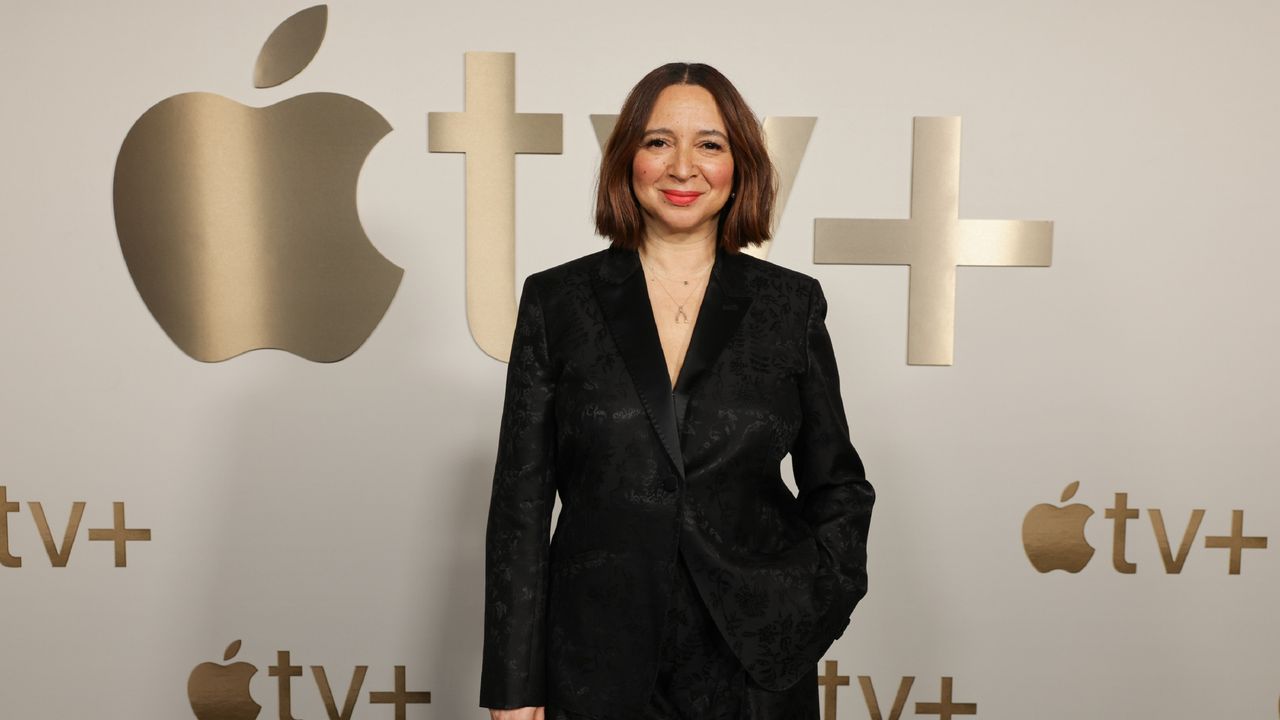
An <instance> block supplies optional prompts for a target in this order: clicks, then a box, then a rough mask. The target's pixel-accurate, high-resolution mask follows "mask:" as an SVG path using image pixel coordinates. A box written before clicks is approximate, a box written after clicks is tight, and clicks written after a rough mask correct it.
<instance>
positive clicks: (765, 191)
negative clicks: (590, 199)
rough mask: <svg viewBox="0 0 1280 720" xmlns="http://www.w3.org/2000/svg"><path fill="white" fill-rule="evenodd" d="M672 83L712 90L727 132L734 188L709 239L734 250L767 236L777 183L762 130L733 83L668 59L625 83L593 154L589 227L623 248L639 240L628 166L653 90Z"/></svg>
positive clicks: (641, 133) (641, 220)
mask: <svg viewBox="0 0 1280 720" xmlns="http://www.w3.org/2000/svg"><path fill="white" fill-rule="evenodd" d="M672 85H697V86H699V87H701V88H704V89H705V90H706V91H707V92H709V93H711V97H713V98H715V101H716V108H717V109H718V110H719V111H720V117H721V118H723V119H724V125H725V131H726V132H727V133H728V135H729V150H730V152H731V153H733V191H732V194H731V195H730V196H729V200H728V202H726V203H725V205H724V207H723V208H722V209H721V210H720V218H719V222H718V225H717V228H716V243H717V244H718V245H720V246H721V247H723V248H724V249H726V250H728V251H730V252H737V251H739V250H741V249H742V248H744V247H746V246H747V245H759V244H760V243H762V242H764V241H765V240H768V239H769V234H770V233H769V226H770V219H771V216H772V213H773V199H774V195H775V194H776V193H777V186H776V182H775V180H774V170H773V163H771V162H770V161H769V151H768V149H766V147H765V143H764V133H763V132H762V131H761V129H760V124H759V123H758V122H757V121H756V117H755V115H754V114H752V112H751V108H750V107H748V106H747V103H746V101H745V100H743V99H742V95H741V94H740V93H739V92H738V89H737V88H735V87H734V86H733V83H731V82H729V79H728V78H726V77H725V76H724V75H722V74H720V71H719V70H716V69H715V68H713V67H711V66H710V65H704V64H702V63H668V64H666V65H663V66H662V67H660V68H657V69H655V70H653V71H652V72H650V73H649V74H648V75H645V76H644V78H642V79H641V80H640V82H638V83H636V86H635V87H633V88H631V92H630V93H629V94H628V95H627V99H626V101H625V102H623V103H622V111H621V113H620V114H619V115H618V122H617V124H616V125H615V126H614V128H613V132H612V133H611V134H610V135H609V142H607V143H605V148H604V155H603V157H602V158H601V159H600V178H599V182H598V184H597V186H596V232H598V233H599V234H600V235H602V236H603V237H606V238H608V239H610V240H612V241H613V244H614V245H619V246H622V247H625V248H629V249H635V248H638V247H639V246H640V244H641V242H643V240H644V216H643V215H642V214H641V212H640V204H639V203H638V202H637V201H636V197H635V193H634V192H633V190H632V188H631V166H632V163H633V162H634V160H635V155H636V151H637V150H638V149H639V147H640V143H641V141H642V140H643V139H644V131H645V124H646V123H648V122H649V116H650V115H651V114H652V113H653V106H654V105H655V104H657V101H658V95H659V94H661V93H662V91H663V90H665V89H666V88H668V87H670V86H672Z"/></svg>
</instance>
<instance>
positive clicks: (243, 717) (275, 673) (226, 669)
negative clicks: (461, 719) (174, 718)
mask: <svg viewBox="0 0 1280 720" xmlns="http://www.w3.org/2000/svg"><path fill="white" fill-rule="evenodd" d="M239 652H240V641H239V640H236V641H235V642H233V643H231V644H230V645H228V646H227V649H226V652H224V653H223V655H222V660H223V662H225V663H226V664H225V665H224V664H219V663H214V662H205V663H200V664H199V665H197V666H196V667H195V669H193V670H192V671H191V675H190V677H189V678H188V679H187V700H188V701H189V702H190V703H191V712H192V713H194V714H195V716H196V718H197V720H256V718H257V717H258V714H259V713H261V712H262V706H261V705H259V704H258V703H257V702H256V701H254V699H253V695H252V694H250V692H249V683H250V681H251V680H252V679H253V676H254V675H256V674H257V673H258V667H257V666H256V665H253V664H251V663H247V662H244V661H240V662H234V663H233V662H231V660H232V659H233V658H235V656H236V655H237V654H238V653H239ZM368 672H369V666H368V665H356V666H355V668H354V669H353V670H352V672H351V682H350V683H349V684H348V685H347V692H346V695H345V697H344V699H343V701H342V707H341V708H339V707H338V703H337V699H336V698H335V696H334V693H333V687H332V686H331V685H330V684H329V675H328V673H327V672H326V671H325V668H324V666H323V665H312V666H311V676H312V678H314V679H315V683H316V688H317V690H318V691H319V692H320V699H321V700H322V701H323V702H324V709H325V713H326V714H327V715H328V717H329V720H351V719H352V717H354V715H355V710H356V704H357V703H358V702H359V701H360V690H361V689H362V688H363V687H364V681H365V676H366V675H367V674H368ZM267 674H268V675H270V676H271V677H273V678H276V687H277V692H276V699H277V706H278V711H279V717H280V720H295V719H294V717H293V679H294V678H296V677H301V676H302V666H301V665H294V664H293V658H292V656H291V653H290V652H289V651H288V650H280V651H278V652H277V653H276V664H275V665H271V666H269V667H268V668H267ZM394 682H395V688H394V689H392V690H381V691H373V692H370V693H369V704H371V705H390V706H392V709H393V711H394V717H395V720H405V717H406V715H407V713H408V710H407V709H408V707H409V706H410V705H420V704H427V703H430V702H431V693H430V692H427V691H422V690H407V689H406V684H407V683H406V681H405V666H403V665H396V666H395V681H394Z"/></svg>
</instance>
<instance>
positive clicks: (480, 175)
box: [427, 52, 564, 360]
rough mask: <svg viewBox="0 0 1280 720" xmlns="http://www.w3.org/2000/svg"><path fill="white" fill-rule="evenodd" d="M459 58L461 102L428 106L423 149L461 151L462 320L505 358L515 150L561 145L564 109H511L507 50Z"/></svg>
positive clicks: (512, 284)
mask: <svg viewBox="0 0 1280 720" xmlns="http://www.w3.org/2000/svg"><path fill="white" fill-rule="evenodd" d="M464 58H465V59H464V63H465V65H466V69H465V74H466V79H465V85H466V98H465V100H464V105H463V107H464V108H466V110H465V112H433V113H427V150H428V151H430V152H451V153H466V155H467V180H466V186H467V188H466V189H467V194H466V205H467V210H466V215H467V229H466V234H467V252H466V274H467V278H466V288H467V324H468V326H469V327H470V329H471V336H472V337H473V338H475V341H476V344H478V345H479V346H480V349H481V350H484V351H485V352H486V353H488V354H489V355H492V356H493V357H495V358H497V359H499V360H506V359H507V355H508V354H509V353H510V350H511V333H512V332H513V331H514V329H515V326H516V304H515V297H516V276H515V272H516V265H515V252H516V248H515V237H516V196H515V188H516V154H517V153H545V154H559V153H561V152H563V146H564V137H563V135H564V131H563V117H562V116H561V115H558V114H551V113H517V112H516V56H515V54H514V53H495V52H469V53H466V54H465V55H464ZM480 308H484V309H485V312H483V313H481V312H480Z"/></svg>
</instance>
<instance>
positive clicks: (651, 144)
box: [644, 137, 667, 148]
mask: <svg viewBox="0 0 1280 720" xmlns="http://www.w3.org/2000/svg"><path fill="white" fill-rule="evenodd" d="M666 144H667V141H666V140H664V139H663V138H658V137H655V138H649V139H648V140H645V141H644V147H647V148H657V147H665V146H666Z"/></svg>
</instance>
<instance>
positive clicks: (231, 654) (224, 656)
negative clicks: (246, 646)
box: [222, 640, 240, 662]
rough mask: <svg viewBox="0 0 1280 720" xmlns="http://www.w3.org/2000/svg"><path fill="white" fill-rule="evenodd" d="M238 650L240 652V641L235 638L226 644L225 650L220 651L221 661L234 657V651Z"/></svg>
mask: <svg viewBox="0 0 1280 720" xmlns="http://www.w3.org/2000/svg"><path fill="white" fill-rule="evenodd" d="M238 652H240V641H239V640H237V641H235V642H233V643H231V644H230V645H228V646H227V651H226V652H224V653H222V661H223V662H227V661H229V660H231V658H233V657H235V656H236V653H238Z"/></svg>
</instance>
